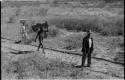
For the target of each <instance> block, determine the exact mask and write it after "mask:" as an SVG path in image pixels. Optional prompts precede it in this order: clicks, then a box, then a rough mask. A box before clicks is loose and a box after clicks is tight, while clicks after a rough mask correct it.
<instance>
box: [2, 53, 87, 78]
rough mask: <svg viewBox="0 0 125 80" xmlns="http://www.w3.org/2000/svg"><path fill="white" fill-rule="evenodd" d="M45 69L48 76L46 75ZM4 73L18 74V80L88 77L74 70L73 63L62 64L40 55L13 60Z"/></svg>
mask: <svg viewBox="0 0 125 80" xmlns="http://www.w3.org/2000/svg"><path fill="white" fill-rule="evenodd" d="M45 69H46V71H47V76H46V75H45ZM2 71H3V72H5V73H6V74H8V75H10V74H13V75H14V74H17V76H16V78H17V79H28V78H33V77H34V76H38V78H40V79H44V78H47V79H55V78H57V77H58V78H63V79H64V78H70V79H78V78H84V76H85V75H86V74H85V73H84V71H82V70H81V69H76V68H73V67H72V65H71V63H67V62H62V61H60V59H55V60H51V59H47V58H46V57H44V56H42V55H40V54H32V53H30V54H29V55H28V54H27V55H23V57H22V56H20V57H19V58H18V60H11V61H9V62H8V64H6V65H4V67H2Z"/></svg>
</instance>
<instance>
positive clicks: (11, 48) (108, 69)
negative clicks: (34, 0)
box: [1, 39, 124, 79]
mask: <svg viewBox="0 0 125 80" xmlns="http://www.w3.org/2000/svg"><path fill="white" fill-rule="evenodd" d="M1 42H2V44H1V50H2V51H3V52H7V53H9V56H10V57H11V59H17V58H18V56H20V55H21V54H23V53H25V52H29V53H34V52H35V53H40V54H42V50H40V51H39V52H37V51H36V48H37V47H35V46H31V45H24V44H14V43H12V42H11V41H10V40H5V39H2V40H1ZM19 51H20V52H22V53H21V54H18V53H17V52H19ZM12 53H14V54H12ZM45 53H46V57H47V58H52V59H56V58H58V59H60V60H61V61H67V62H71V63H74V64H76V65H80V64H81V56H79V55H71V54H65V53H61V52H57V51H53V50H48V49H45ZM17 54H18V55H17ZM25 55H26V54H25ZM86 69H87V70H88V73H89V75H92V76H101V77H102V78H103V77H106V78H115V79H116V78H124V67H123V66H121V65H118V64H113V63H109V62H106V61H100V60H96V59H92V65H91V68H86Z"/></svg>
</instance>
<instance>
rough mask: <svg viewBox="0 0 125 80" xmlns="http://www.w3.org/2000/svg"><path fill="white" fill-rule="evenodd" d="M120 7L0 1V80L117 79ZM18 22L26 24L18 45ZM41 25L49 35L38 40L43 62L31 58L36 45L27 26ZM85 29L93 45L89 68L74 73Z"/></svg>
mask: <svg viewBox="0 0 125 80" xmlns="http://www.w3.org/2000/svg"><path fill="white" fill-rule="evenodd" d="M123 6H124V3H123V2H120V1H114V2H104V1H103V0H101V1H98V0H97V1H96V2H94V1H91V0H90V1H88V0H87V1H82V2H81V0H78V1H77V2H76V1H75V2H74V0H72V1H70V0H68V1H67V2H66V0H53V2H52V1H50V0H48V2H46V0H43V1H20V2H18V1H3V2H2V5H1V37H2V38H1V43H2V46H1V60H2V64H1V70H2V79H123V78H124V75H123V74H124V66H123V64H124V7H123ZM20 19H26V22H27V24H28V28H27V30H28V40H27V42H26V43H27V44H25V43H23V44H14V41H17V40H20V39H21V35H20V26H21V24H20V23H19V20H20ZM45 20H47V21H48V23H49V32H48V33H47V34H48V36H47V38H45V39H44V43H43V44H44V47H46V49H45V52H46V56H43V53H42V50H40V51H39V52H37V51H36V49H37V47H34V46H36V45H38V42H37V43H35V42H34V38H35V36H36V33H34V32H33V31H32V30H31V27H30V26H31V25H33V24H34V23H37V22H40V23H42V22H44V21H45ZM88 28H91V29H92V36H93V39H94V52H93V56H92V67H90V68H86V67H85V68H83V69H81V68H75V67H73V65H79V64H80V63H81V56H79V55H81V54H82V53H81V46H82V45H81V43H82V38H83V37H84V36H85V31H86V30H87V29H88ZM31 45H32V46H31ZM47 48H49V49H47ZM52 49H53V50H52ZM54 50H61V51H62V52H63V51H69V52H71V53H72V54H66V53H62V52H58V51H54ZM75 54H76V55H75ZM121 64H122V65H121Z"/></svg>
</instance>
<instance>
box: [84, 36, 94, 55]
mask: <svg viewBox="0 0 125 80" xmlns="http://www.w3.org/2000/svg"><path fill="white" fill-rule="evenodd" d="M90 39H91V40H92V46H91V47H90V48H89V40H88V39H87V38H86V37H85V38H83V42H82V52H83V53H86V54H88V53H89V54H91V53H92V52H93V49H94V48H93V38H90Z"/></svg>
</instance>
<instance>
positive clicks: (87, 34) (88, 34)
mask: <svg viewBox="0 0 125 80" xmlns="http://www.w3.org/2000/svg"><path fill="white" fill-rule="evenodd" d="M91 33H92V32H91V29H90V30H88V31H87V32H86V37H87V38H89V37H90V36H91Z"/></svg>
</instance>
